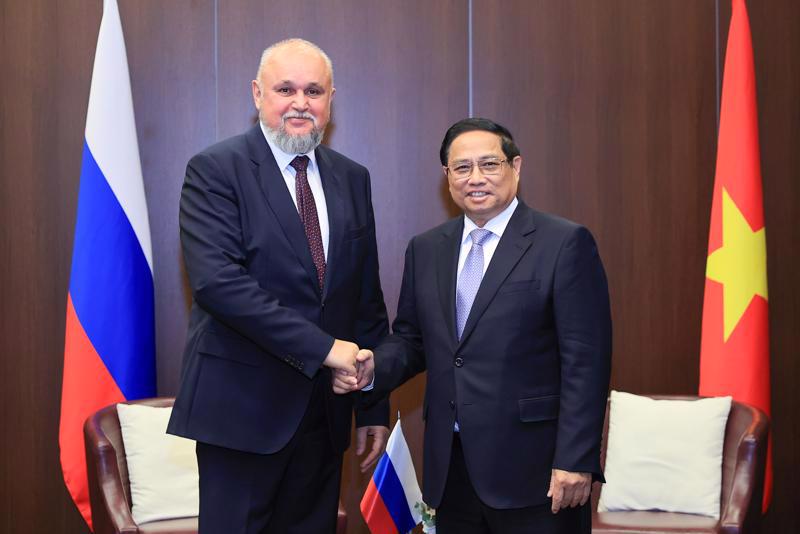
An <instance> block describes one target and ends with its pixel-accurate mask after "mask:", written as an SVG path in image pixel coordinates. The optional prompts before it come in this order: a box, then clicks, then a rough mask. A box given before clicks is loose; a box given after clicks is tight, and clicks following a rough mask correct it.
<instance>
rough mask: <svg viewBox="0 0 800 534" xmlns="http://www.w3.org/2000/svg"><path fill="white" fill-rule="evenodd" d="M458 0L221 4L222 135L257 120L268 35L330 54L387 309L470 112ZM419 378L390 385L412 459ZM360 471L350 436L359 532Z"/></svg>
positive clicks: (345, 146) (337, 125)
mask: <svg viewBox="0 0 800 534" xmlns="http://www.w3.org/2000/svg"><path fill="white" fill-rule="evenodd" d="M465 8H466V5H465V3H464V2H462V1H454V0H450V1H439V2H434V3H431V2H426V1H424V0H415V1H413V2H402V3H399V2H362V1H357V0H349V1H340V2H331V3H319V2H313V1H306V2H297V3H295V4H292V5H291V6H287V5H284V4H272V3H264V2H260V1H257V0H240V1H237V2H227V3H225V4H221V5H220V13H219V95H220V96H219V108H218V109H219V112H218V114H219V134H220V137H226V136H229V135H233V134H236V133H239V132H241V131H243V130H244V129H245V128H247V127H248V126H249V125H250V124H253V123H254V122H255V120H256V111H255V108H254V107H253V101H252V96H251V92H250V81H251V80H252V79H253V78H254V77H255V71H256V68H257V66H258V60H259V58H260V55H261V51H262V50H263V49H264V48H265V47H266V46H268V45H269V44H271V43H273V42H276V41H278V40H280V39H285V38H289V37H303V38H306V39H309V40H311V41H313V42H315V43H316V44H318V45H319V46H320V47H322V48H323V49H324V50H325V51H326V52H327V53H328V55H329V56H330V57H331V60H332V61H333V65H334V78H335V86H336V95H335V97H334V104H333V118H332V125H331V127H329V130H328V133H327V135H326V141H325V142H326V143H327V144H328V145H330V146H331V147H332V148H334V149H336V150H339V151H341V152H342V153H343V154H346V155H347V156H349V157H351V158H353V159H355V160H356V161H359V162H361V163H363V164H364V165H366V166H367V167H368V168H369V169H370V172H371V175H372V193H373V204H374V207H375V219H376V225H377V232H378V249H379V253H380V262H381V279H382V283H383V290H384V293H385V297H386V304H387V307H388V309H389V313H390V315H391V316H394V314H395V308H396V304H397V295H398V293H399V286H400V279H401V276H402V269H403V256H404V253H405V247H406V244H407V242H408V240H409V239H410V238H411V237H412V236H413V235H415V234H417V233H419V232H421V231H423V230H426V229H428V228H430V227H432V226H434V225H436V224H439V223H440V222H443V221H444V220H445V219H446V218H447V217H448V211H447V209H448V203H447V199H448V197H445V196H444V195H443V190H442V184H443V179H444V178H443V176H442V173H441V166H440V165H439V163H438V150H439V144H440V143H441V138H442V136H443V135H444V132H445V130H446V129H447V127H448V126H449V125H450V124H452V123H453V122H455V121H456V120H458V119H460V118H463V117H465V116H466V115H467V91H466V79H467V11H466V9H465ZM422 14H424V16H422ZM423 387H424V378H423V377H418V378H417V379H415V380H413V381H412V382H410V383H409V384H407V385H405V386H404V387H403V388H401V389H400V390H398V392H396V393H395V394H394V395H393V413H394V412H395V411H396V410H398V409H399V410H400V411H401V412H402V414H403V417H404V422H405V424H404V429H405V430H406V432H407V435H408V436H409V440H410V441H411V442H412V445H411V447H412V453H413V455H414V458H415V462H416V463H417V465H419V466H420V469H421V465H422V463H421V462H422V456H421V444H422V423H421V415H420V406H421V404H422V389H423ZM367 481H368V478H367V477H366V476H364V475H361V474H360V472H359V470H358V459H357V457H355V454H354V452H353V448H351V449H350V450H349V451H348V452H347V453H346V456H345V466H344V474H343V482H342V499H343V501H344V502H345V505H346V508H347V511H348V513H349V516H350V526H349V529H348V530H349V531H350V532H354V533H355V532H359V533H366V532H367V531H366V526H365V525H364V523H363V520H362V519H361V513H360V512H359V510H358V502H359V501H360V499H361V495H362V494H363V491H364V488H365V487H366V483H367Z"/></svg>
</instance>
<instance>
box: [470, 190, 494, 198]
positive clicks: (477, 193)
mask: <svg viewBox="0 0 800 534" xmlns="http://www.w3.org/2000/svg"><path fill="white" fill-rule="evenodd" d="M467 196H468V197H472V198H483V197H486V196H489V193H487V192H486V191H473V192H471V193H467Z"/></svg>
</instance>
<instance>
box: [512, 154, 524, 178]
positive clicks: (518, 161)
mask: <svg viewBox="0 0 800 534" xmlns="http://www.w3.org/2000/svg"><path fill="white" fill-rule="evenodd" d="M511 166H512V167H514V171H516V173H517V176H519V173H520V171H521V170H522V156H516V157H515V158H514V159H513V160H511Z"/></svg>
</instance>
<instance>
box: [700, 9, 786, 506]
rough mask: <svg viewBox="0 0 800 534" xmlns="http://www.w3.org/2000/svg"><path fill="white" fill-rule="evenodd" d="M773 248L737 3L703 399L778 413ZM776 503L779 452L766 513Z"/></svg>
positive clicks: (713, 229) (746, 31)
mask: <svg viewBox="0 0 800 534" xmlns="http://www.w3.org/2000/svg"><path fill="white" fill-rule="evenodd" d="M767 302H768V298H767V242H766V236H765V230H764V205H763V199H762V189H761V170H760V162H759V145H758V111H757V109H756V83H755V71H754V67H753V47H752V44H751V38H750V23H749V21H748V18H747V9H746V8H745V4H744V0H733V12H732V16H731V24H730V32H729V34H728V47H727V51H726V56H725V77H724V79H723V84H722V109H721V110H720V122H719V143H718V146H717V168H716V176H715V177H714V197H713V201H712V204H711V225H710V230H709V237H708V260H707V263H706V284H705V297H704V301H703V328H702V341H701V347H700V394H701V395H706V396H716V395H732V396H733V398H734V399H736V400H738V401H742V402H745V403H747V404H750V405H753V406H756V407H758V408H760V409H761V410H763V411H764V412H766V413H767V414H768V415H769V413H770V377H769V324H768V305H767ZM771 497H772V445H771V443H770V446H769V449H768V453H767V472H766V474H765V479H764V502H763V510H764V511H766V509H767V507H768V505H769V502H770V499H771Z"/></svg>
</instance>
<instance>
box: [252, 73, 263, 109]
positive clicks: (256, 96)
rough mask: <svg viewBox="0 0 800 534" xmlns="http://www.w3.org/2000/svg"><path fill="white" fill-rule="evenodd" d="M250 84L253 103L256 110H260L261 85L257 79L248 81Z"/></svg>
mask: <svg viewBox="0 0 800 534" xmlns="http://www.w3.org/2000/svg"><path fill="white" fill-rule="evenodd" d="M250 85H251V87H252V89H253V104H255V106H256V109H257V110H259V111H260V110H261V86H260V85H259V84H258V80H253V81H252V82H250Z"/></svg>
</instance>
